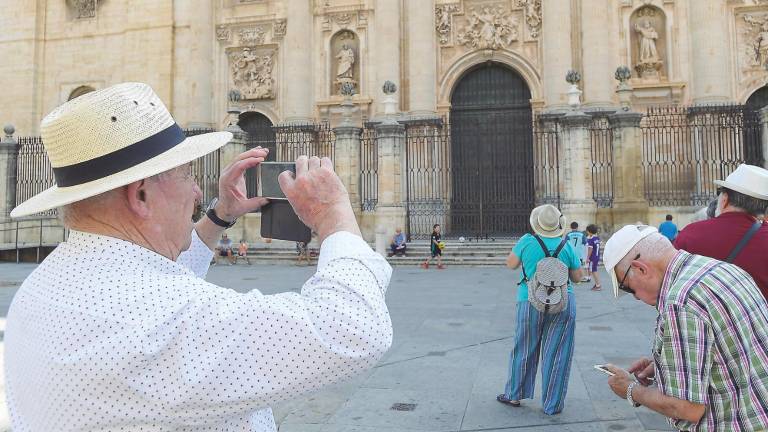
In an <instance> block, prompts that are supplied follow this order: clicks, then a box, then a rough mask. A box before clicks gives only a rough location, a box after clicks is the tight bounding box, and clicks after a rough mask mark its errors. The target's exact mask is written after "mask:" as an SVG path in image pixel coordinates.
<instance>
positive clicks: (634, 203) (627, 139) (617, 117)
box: [597, 111, 649, 232]
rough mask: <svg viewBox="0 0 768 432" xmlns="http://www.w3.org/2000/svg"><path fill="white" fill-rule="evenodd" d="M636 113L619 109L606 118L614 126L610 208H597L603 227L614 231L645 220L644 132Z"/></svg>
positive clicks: (646, 213)
mask: <svg viewBox="0 0 768 432" xmlns="http://www.w3.org/2000/svg"><path fill="white" fill-rule="evenodd" d="M642 118H643V115H642V114H640V113H637V112H631V111H630V112H618V113H616V114H613V115H610V116H609V117H608V121H609V122H610V124H611V128H612V129H613V182H614V184H613V189H614V200H613V208H612V209H611V210H610V211H608V210H606V211H598V212H597V218H598V219H597V220H598V222H599V223H600V224H601V226H602V227H603V229H604V230H607V231H609V232H614V231H616V230H618V229H619V228H621V227H622V226H624V225H628V224H634V223H636V222H643V223H646V224H647V223H648V210H649V208H648V202H647V201H646V199H645V184H644V182H643V163H642V161H643V154H642V144H643V135H642V131H641V130H640V120H642Z"/></svg>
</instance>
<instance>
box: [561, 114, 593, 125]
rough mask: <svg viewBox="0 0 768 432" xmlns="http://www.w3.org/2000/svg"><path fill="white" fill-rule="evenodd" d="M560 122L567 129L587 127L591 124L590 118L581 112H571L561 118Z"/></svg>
mask: <svg viewBox="0 0 768 432" xmlns="http://www.w3.org/2000/svg"><path fill="white" fill-rule="evenodd" d="M560 122H561V123H562V124H563V125H564V126H567V127H588V126H589V125H590V124H592V116H591V115H589V114H587V113H585V112H583V111H571V112H569V113H567V114H566V115H564V116H561V117H560Z"/></svg>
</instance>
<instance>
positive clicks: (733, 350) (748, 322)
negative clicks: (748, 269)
mask: <svg viewBox="0 0 768 432" xmlns="http://www.w3.org/2000/svg"><path fill="white" fill-rule="evenodd" d="M767 265H768V264H767ZM657 308H658V311H659V317H658V319H657V322H656V336H655V341H654V344H653V359H654V363H655V366H656V378H657V382H658V384H659V389H660V390H661V391H662V392H663V393H664V394H665V395H668V396H672V397H675V398H678V399H684V400H687V401H689V402H694V403H699V404H703V405H705V406H706V412H705V413H704V417H702V419H701V421H700V422H699V423H698V424H694V423H690V422H687V421H684V420H678V419H670V420H669V422H670V424H671V425H672V426H673V427H675V428H677V429H678V430H683V431H757V430H768V304H766V301H765V298H764V297H763V295H762V294H761V293H760V290H759V289H758V288H757V286H756V285H755V283H754V281H753V280H752V278H750V277H749V275H748V274H747V273H745V272H744V271H743V270H741V269H740V268H738V267H736V266H733V265H730V264H726V263H723V262H721V261H717V260H714V259H711V258H706V257H702V256H698V255H691V254H689V253H687V252H684V251H680V252H678V254H677V255H676V256H675V258H674V259H673V260H672V262H671V263H670V264H669V267H668V268H667V272H666V275H665V277H664V282H663V284H662V287H661V292H660V294H659V302H658V305H657Z"/></svg>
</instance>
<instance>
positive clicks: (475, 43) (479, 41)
mask: <svg viewBox="0 0 768 432" xmlns="http://www.w3.org/2000/svg"><path fill="white" fill-rule="evenodd" d="M518 27H519V24H518V21H517V19H516V18H515V17H514V16H513V15H512V13H511V11H509V10H508V9H505V8H504V7H502V6H489V5H484V6H480V7H472V8H470V9H469V10H468V11H467V14H466V22H465V24H464V25H463V26H462V28H461V30H460V31H459V33H458V35H457V36H456V41H457V42H458V43H459V44H461V45H465V46H468V47H470V48H476V49H494V50H497V49H501V48H506V47H508V46H509V45H510V44H511V43H512V42H514V41H516V40H518V38H519V37H520V33H519V29H518Z"/></svg>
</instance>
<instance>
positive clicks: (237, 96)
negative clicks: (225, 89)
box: [229, 89, 243, 103]
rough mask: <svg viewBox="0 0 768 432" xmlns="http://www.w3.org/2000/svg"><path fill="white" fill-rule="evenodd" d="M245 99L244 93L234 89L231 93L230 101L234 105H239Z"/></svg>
mask: <svg viewBox="0 0 768 432" xmlns="http://www.w3.org/2000/svg"><path fill="white" fill-rule="evenodd" d="M242 98H243V95H242V93H240V90H237V89H233V90H230V91H229V101H230V102H232V103H238V102H240V100H241V99H242Z"/></svg>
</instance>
